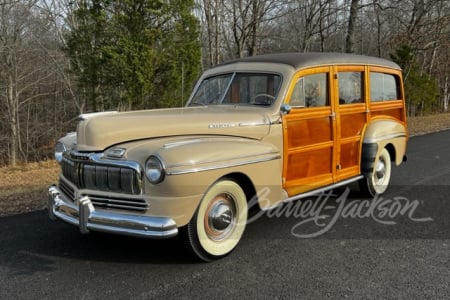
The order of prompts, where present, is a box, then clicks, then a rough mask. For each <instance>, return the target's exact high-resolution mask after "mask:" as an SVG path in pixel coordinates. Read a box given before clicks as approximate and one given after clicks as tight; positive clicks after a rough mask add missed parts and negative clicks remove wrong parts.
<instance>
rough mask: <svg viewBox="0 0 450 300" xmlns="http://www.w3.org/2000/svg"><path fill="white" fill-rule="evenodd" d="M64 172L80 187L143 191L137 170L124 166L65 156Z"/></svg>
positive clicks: (108, 190) (129, 191)
mask: <svg viewBox="0 0 450 300" xmlns="http://www.w3.org/2000/svg"><path fill="white" fill-rule="evenodd" d="M61 165H62V173H63V175H64V177H65V178H67V180H69V182H72V183H73V184H74V185H75V186H76V187H78V188H80V189H84V188H86V189H95V190H99V191H105V192H115V193H125V194H133V195H137V194H140V193H141V189H140V179H139V176H138V174H137V173H136V171H135V170H133V169H130V168H127V167H122V166H110V165H101V164H94V163H89V162H86V161H73V160H70V159H68V158H63V160H62V162H61Z"/></svg>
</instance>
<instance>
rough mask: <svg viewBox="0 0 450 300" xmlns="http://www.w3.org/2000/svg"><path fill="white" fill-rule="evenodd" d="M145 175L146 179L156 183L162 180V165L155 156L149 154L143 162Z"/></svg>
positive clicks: (163, 173)
mask: <svg viewBox="0 0 450 300" xmlns="http://www.w3.org/2000/svg"><path fill="white" fill-rule="evenodd" d="M145 175H146V176H147V178H148V180H149V181H150V182H151V183H153V184H157V183H160V182H161V181H163V180H164V176H165V172H164V165H163V163H162V162H161V160H160V159H159V158H157V157H156V156H150V157H149V158H148V159H147V162H146V163H145Z"/></svg>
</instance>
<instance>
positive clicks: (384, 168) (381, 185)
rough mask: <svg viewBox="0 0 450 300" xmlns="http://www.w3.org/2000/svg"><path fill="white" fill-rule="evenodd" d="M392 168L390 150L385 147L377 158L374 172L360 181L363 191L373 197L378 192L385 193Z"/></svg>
mask: <svg viewBox="0 0 450 300" xmlns="http://www.w3.org/2000/svg"><path fill="white" fill-rule="evenodd" d="M391 170H392V163H391V156H390V155H389V151H387V149H386V148H384V149H383V150H382V151H381V153H380V155H378V157H377V158H376V159H375V164H374V168H373V171H372V174H371V175H370V176H369V177H367V178H364V179H362V180H361V181H360V188H361V191H362V192H364V193H365V194H367V195H369V196H372V197H375V195H377V194H383V193H384V192H385V191H386V190H387V188H388V186H389V181H390V180H391Z"/></svg>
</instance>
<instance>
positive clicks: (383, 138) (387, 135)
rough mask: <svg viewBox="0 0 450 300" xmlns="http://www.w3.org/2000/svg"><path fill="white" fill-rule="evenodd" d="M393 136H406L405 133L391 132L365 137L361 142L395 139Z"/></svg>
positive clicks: (369, 142)
mask: <svg viewBox="0 0 450 300" xmlns="http://www.w3.org/2000/svg"><path fill="white" fill-rule="evenodd" d="M395 138H406V133H392V134H386V135H383V136H379V137H375V138H365V139H364V141H363V143H366V144H372V143H378V142H381V141H384V140H389V139H395Z"/></svg>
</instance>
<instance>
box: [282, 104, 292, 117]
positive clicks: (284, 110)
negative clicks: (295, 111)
mask: <svg viewBox="0 0 450 300" xmlns="http://www.w3.org/2000/svg"><path fill="white" fill-rule="evenodd" d="M291 109H292V108H291V106H290V105H289V104H283V105H281V107H280V112H281V114H283V115H287V114H289V113H290V112H291Z"/></svg>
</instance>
